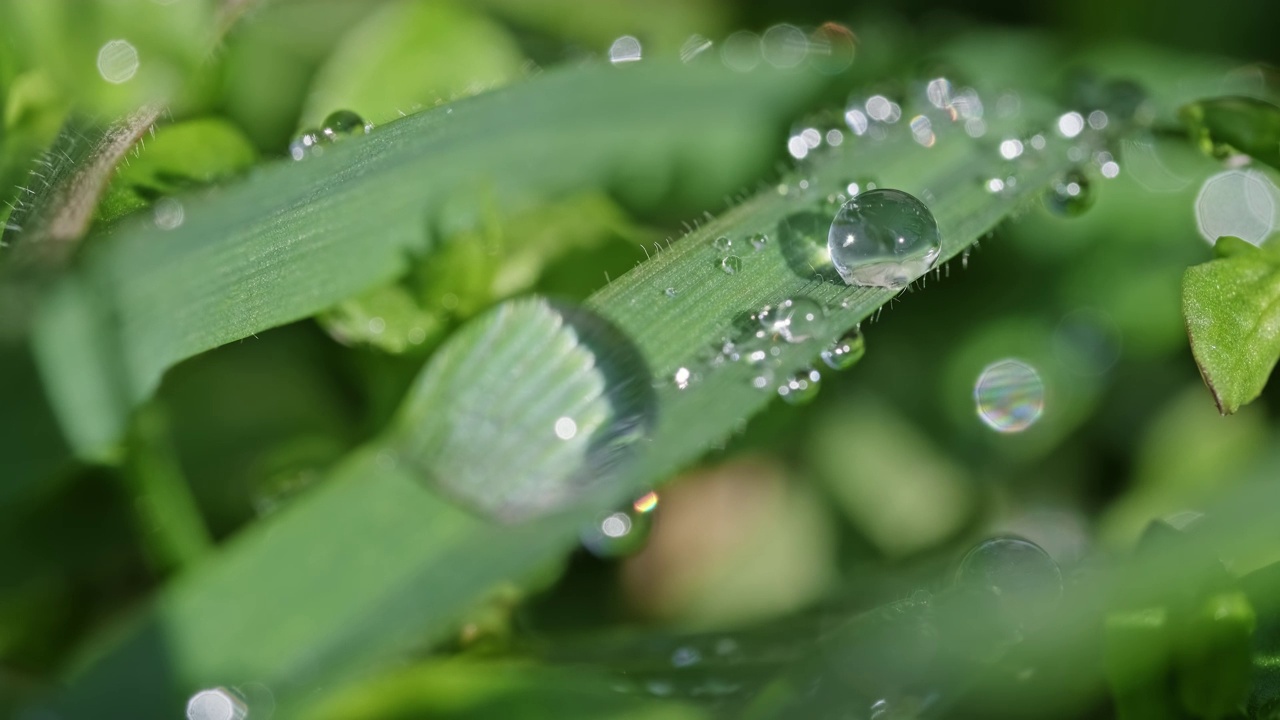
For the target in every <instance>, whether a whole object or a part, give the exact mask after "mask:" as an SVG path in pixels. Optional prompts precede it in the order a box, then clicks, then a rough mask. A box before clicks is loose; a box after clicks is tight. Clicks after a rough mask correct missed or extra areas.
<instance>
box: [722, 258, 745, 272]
mask: <svg viewBox="0 0 1280 720" xmlns="http://www.w3.org/2000/svg"><path fill="white" fill-rule="evenodd" d="M720 269H721V270H723V271H724V272H725V274H726V275H737V274H738V273H740V272H742V258H740V257H738V256H737V255H729V256H726V257H725V258H723V259H722V260H721V261H720Z"/></svg>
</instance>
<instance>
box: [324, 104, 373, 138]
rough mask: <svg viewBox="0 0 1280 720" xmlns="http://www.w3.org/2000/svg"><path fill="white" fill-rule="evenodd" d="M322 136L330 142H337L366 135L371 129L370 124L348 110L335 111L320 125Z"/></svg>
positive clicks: (371, 125)
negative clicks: (354, 136) (353, 136)
mask: <svg viewBox="0 0 1280 720" xmlns="http://www.w3.org/2000/svg"><path fill="white" fill-rule="evenodd" d="M321 128H322V130H323V132H324V136H325V137H326V138H328V139H330V140H338V139H340V138H343V137H347V136H349V135H367V134H368V133H369V131H370V130H372V129H373V124H372V123H366V122H365V121H364V118H362V117H360V116H359V115H357V114H355V113H353V112H351V111H350V110H337V111H335V112H332V113H330V114H329V117H327V118H325V119H324V123H323V124H322V125H321Z"/></svg>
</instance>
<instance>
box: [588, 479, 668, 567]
mask: <svg viewBox="0 0 1280 720" xmlns="http://www.w3.org/2000/svg"><path fill="white" fill-rule="evenodd" d="M650 495H652V497H653V505H652V506H648V509H647V510H643V511H642V510H640V509H639V508H640V507H643V506H644V505H643V504H642V501H645V502H647V498H649V496H650ZM657 497H658V496H657V495H656V494H654V493H648V494H646V495H644V496H642V497H641V498H640V499H638V500H636V501H635V502H634V503H632V504H630V505H627V506H626V507H625V508H623V509H621V510H618V511H616V512H611V513H604V514H602V515H600V516H599V517H597V518H596V520H595V521H594V522H592V523H590V524H589V525H587V526H586V527H584V528H582V531H581V532H580V533H579V538H580V539H581V540H582V546H583V547H584V548H586V549H587V551H588V552H590V553H591V554H592V555H595V556H596V557H600V558H615V557H622V556H624V555H630V554H632V553H635V552H638V551H639V550H640V549H641V548H643V547H644V544H645V541H646V540H647V539H648V538H649V530H650V528H651V526H652V523H653V513H652V510H653V509H654V507H656V506H657Z"/></svg>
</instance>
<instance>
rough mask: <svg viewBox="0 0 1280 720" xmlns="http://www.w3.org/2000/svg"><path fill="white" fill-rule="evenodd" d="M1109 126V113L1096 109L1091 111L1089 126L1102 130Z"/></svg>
mask: <svg viewBox="0 0 1280 720" xmlns="http://www.w3.org/2000/svg"><path fill="white" fill-rule="evenodd" d="M1106 126H1107V114H1106V113H1104V112H1102V111H1101V110H1094V111H1093V112H1091V113H1089V127H1091V128H1093V129H1094V130H1101V129H1103V128H1105V127H1106Z"/></svg>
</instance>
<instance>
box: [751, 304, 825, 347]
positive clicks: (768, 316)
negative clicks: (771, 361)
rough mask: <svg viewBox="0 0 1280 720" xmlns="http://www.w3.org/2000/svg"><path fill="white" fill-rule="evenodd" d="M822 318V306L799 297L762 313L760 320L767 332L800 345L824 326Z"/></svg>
mask: <svg viewBox="0 0 1280 720" xmlns="http://www.w3.org/2000/svg"><path fill="white" fill-rule="evenodd" d="M822 316H823V310H822V306H821V305H819V304H818V303H817V302H816V301H814V300H810V299H809V298H806V297H798V298H787V299H786V300H783V301H782V302H780V303H778V307H776V308H768V309H766V310H763V311H761V313H760V315H759V319H760V325H761V326H762V327H763V328H764V329H765V332H767V333H769V334H770V335H777V336H779V337H781V338H782V339H783V340H786V341H787V342H789V343H798V342H804V341H805V340H808V339H809V338H811V337H813V334H814V332H816V331H817V330H818V328H820V327H821V326H822Z"/></svg>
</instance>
